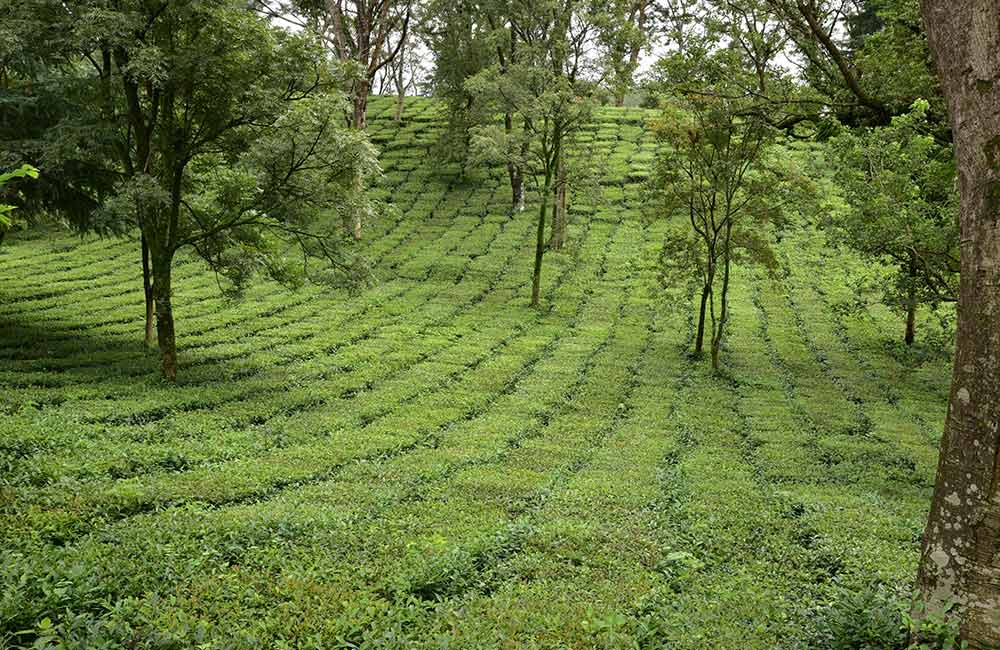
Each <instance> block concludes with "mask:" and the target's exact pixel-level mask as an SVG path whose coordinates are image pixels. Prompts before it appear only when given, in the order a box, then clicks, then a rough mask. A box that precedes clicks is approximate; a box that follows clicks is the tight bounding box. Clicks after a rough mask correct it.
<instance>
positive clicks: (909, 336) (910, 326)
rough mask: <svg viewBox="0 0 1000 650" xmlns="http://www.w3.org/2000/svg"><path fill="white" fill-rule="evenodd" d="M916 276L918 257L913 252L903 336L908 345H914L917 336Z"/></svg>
mask: <svg viewBox="0 0 1000 650" xmlns="http://www.w3.org/2000/svg"><path fill="white" fill-rule="evenodd" d="M916 276H917V258H916V256H914V255H913V254H912V253H911V254H910V264H909V267H908V268H907V277H908V278H909V280H910V284H909V286H908V287H907V289H906V334H905V335H904V336H903V342H904V343H906V345H913V342H914V341H915V340H916V338H917V287H916Z"/></svg>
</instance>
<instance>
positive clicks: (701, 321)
mask: <svg viewBox="0 0 1000 650" xmlns="http://www.w3.org/2000/svg"><path fill="white" fill-rule="evenodd" d="M711 293H712V279H711V276H709V279H708V280H706V282H705V286H704V287H702V289H701V308H700V309H699V310H698V334H697V335H696V336H695V339H694V353H695V354H696V355H698V356H700V355H701V353H702V352H703V351H704V350H705V313H706V312H707V311H708V297H709V295H711Z"/></svg>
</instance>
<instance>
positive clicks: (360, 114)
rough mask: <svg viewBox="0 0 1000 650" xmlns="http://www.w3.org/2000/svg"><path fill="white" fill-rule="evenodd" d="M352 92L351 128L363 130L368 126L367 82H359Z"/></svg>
mask: <svg viewBox="0 0 1000 650" xmlns="http://www.w3.org/2000/svg"><path fill="white" fill-rule="evenodd" d="M357 83H358V85H357V87H356V88H355V90H354V101H353V102H352V103H353V107H354V112H353V114H352V116H351V126H352V127H353V128H355V129H359V130H364V129H365V128H367V126H368V82H367V81H359V82H357Z"/></svg>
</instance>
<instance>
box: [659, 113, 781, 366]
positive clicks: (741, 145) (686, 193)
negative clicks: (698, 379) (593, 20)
mask: <svg viewBox="0 0 1000 650" xmlns="http://www.w3.org/2000/svg"><path fill="white" fill-rule="evenodd" d="M772 134H773V132H772V130H771V128H770V127H769V126H768V125H767V123H766V122H764V120H762V119H760V118H759V117H756V116H753V115H750V116H744V115H743V108H742V106H741V104H740V102H738V101H736V100H733V99H728V98H724V97H714V96H701V97H697V96H696V97H689V98H687V99H686V100H674V101H673V102H670V103H668V104H667V107H666V108H665V109H664V115H663V117H662V119H661V121H660V123H659V124H658V125H657V135H658V138H659V140H660V141H661V143H662V144H663V149H662V150H661V152H660V154H659V157H658V159H657V162H656V168H655V173H654V175H653V178H652V182H653V189H654V191H655V192H656V193H657V194H659V195H660V196H662V197H663V198H664V199H665V201H664V208H665V210H666V213H667V215H668V216H670V215H672V214H683V215H684V220H685V221H686V222H687V225H688V226H689V227H690V228H689V229H684V230H686V232H684V234H681V235H680V236H677V237H675V238H673V240H672V246H671V247H670V248H671V249H672V254H673V255H672V259H670V260H667V263H668V264H669V265H671V267H672V268H673V269H674V270H676V271H678V272H679V273H680V274H682V275H687V274H690V273H692V272H693V273H694V274H695V275H696V276H697V279H698V282H699V285H700V286H699V287H698V289H699V291H700V301H699V306H698V326H697V333H696V335H695V344H694V345H695V348H694V353H695V354H697V355H700V354H701V353H702V351H703V349H704V340H705V332H706V325H709V327H710V331H709V335H710V346H711V347H710V349H711V356H712V367H713V368H714V369H715V370H718V369H719V364H720V356H719V355H720V352H721V349H722V342H723V339H724V336H725V333H726V325H727V323H728V321H729V287H730V277H731V272H732V265H733V262H734V261H735V260H736V259H737V256H739V257H742V258H744V259H747V260H748V261H751V262H762V263H764V264H765V265H766V266H769V267H774V266H775V258H774V254H773V252H772V251H771V248H770V246H769V244H768V241H767V235H766V232H767V231H766V228H765V227H764V224H765V223H766V222H767V220H768V218H769V217H770V216H771V214H772V210H771V206H770V205H769V203H768V201H767V200H766V194H767V192H768V189H769V188H772V189H773V182H772V181H773V179H772V178H770V175H769V174H767V170H766V169H765V167H764V157H765V153H766V148H767V146H768V145H769V144H770V142H771V140H772Z"/></svg>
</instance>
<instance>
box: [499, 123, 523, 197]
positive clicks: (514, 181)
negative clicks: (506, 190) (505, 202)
mask: <svg viewBox="0 0 1000 650" xmlns="http://www.w3.org/2000/svg"><path fill="white" fill-rule="evenodd" d="M503 128H504V132H505V133H506V134H507V137H510V136H511V134H512V133H513V132H514V115H513V114H512V113H511V112H510V111H508V112H506V113H504V116H503ZM522 153H524V152H523V150H522ZM507 175H508V176H509V177H510V194H511V210H512V211H513V212H515V213H516V212H523V211H524V173H523V172H522V171H521V166H520V165H519V164H518V163H517V162H515V161H514V160H510V161H508V162H507Z"/></svg>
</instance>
